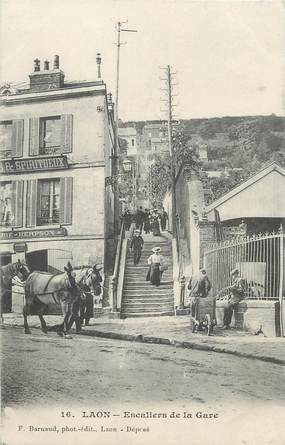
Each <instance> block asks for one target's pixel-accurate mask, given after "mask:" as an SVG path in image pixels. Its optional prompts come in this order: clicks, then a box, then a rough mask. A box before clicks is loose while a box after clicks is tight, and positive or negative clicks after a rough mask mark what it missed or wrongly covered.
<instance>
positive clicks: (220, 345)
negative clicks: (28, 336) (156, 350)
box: [4, 314, 285, 365]
mask: <svg viewBox="0 0 285 445" xmlns="http://www.w3.org/2000/svg"><path fill="white" fill-rule="evenodd" d="M45 320H46V322H47V325H48V326H51V325H54V324H58V323H60V322H61V320H62V318H61V317H59V316H45ZM4 325H6V326H22V327H23V317H22V316H21V315H20V314H4ZM29 325H30V327H31V328H39V327H40V322H39V318H38V317H37V316H30V317H29ZM214 332H215V333H214V335H213V336H211V337H207V335H206V334H205V333H204V332H203V333H197V334H192V333H191V331H190V329H189V317H188V316H179V317H149V318H140V319H135V318H132V319H126V320H109V319H107V318H96V319H94V318H93V319H91V325H90V326H88V327H83V328H82V333H81V334H80V335H87V336H92V337H104V338H111V339H118V340H127V341H139V342H144V343H157V344H163V345H170V346H172V347H173V346H174V347H183V348H189V349H199V350H205V351H213V352H218V353H227V354H233V355H236V356H238V357H246V358H251V359H257V360H262V361H267V362H271V363H276V364H280V365H285V339H284V338H266V337H263V336H257V335H253V334H250V333H248V332H244V331H238V330H236V329H231V330H229V331H224V330H222V329H220V328H218V327H216V328H215V331H214ZM43 335H44V334H43ZM49 335H53V333H51V334H49Z"/></svg>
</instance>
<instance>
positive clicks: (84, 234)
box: [0, 56, 114, 272]
mask: <svg viewBox="0 0 285 445" xmlns="http://www.w3.org/2000/svg"><path fill="white" fill-rule="evenodd" d="M29 79H30V81H29V83H28V84H21V86H20V87H18V88H17V86H11V85H7V84H6V85H4V86H3V87H2V88H1V89H0V105H1V116H2V118H1V119H2V120H1V122H0V157H1V161H0V168H1V181H0V204H1V207H0V224H1V226H0V230H1V231H0V244H1V262H2V264H6V263H8V262H10V261H11V260H12V261H15V260H17V259H18V258H23V257H24V258H26V261H27V263H28V265H29V267H30V269H31V270H35V269H37V270H43V271H52V272H57V271H61V270H62V269H63V267H64V265H65V264H66V263H67V261H68V260H72V263H73V264H74V265H83V264H88V263H89V264H94V263H101V264H105V265H106V258H107V257H112V256H113V251H112V246H113V245H114V194H113V189H112V185H111V183H112V181H111V180H110V178H111V176H112V155H114V152H113V145H114V144H113V141H114V132H113V128H114V122H113V104H112V103H111V102H110V100H108V97H109V96H107V89H106V85H105V83H104V82H103V81H102V80H97V81H93V82H86V81H84V82H78V81H76V82H68V81H66V80H65V75H64V72H63V71H62V70H61V69H60V68H59V58H58V56H55V59H54V64H53V69H49V62H47V61H45V63H44V68H43V69H42V70H41V68H40V61H39V60H37V59H36V60H35V66H34V72H32V73H31V74H30V76H29ZM110 251H111V253H112V255H108V254H109V253H110Z"/></svg>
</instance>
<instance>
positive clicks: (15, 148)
mask: <svg viewBox="0 0 285 445" xmlns="http://www.w3.org/2000/svg"><path fill="white" fill-rule="evenodd" d="M23 138H24V120H23V119H17V120H14V121H13V123H12V157H19V156H23Z"/></svg>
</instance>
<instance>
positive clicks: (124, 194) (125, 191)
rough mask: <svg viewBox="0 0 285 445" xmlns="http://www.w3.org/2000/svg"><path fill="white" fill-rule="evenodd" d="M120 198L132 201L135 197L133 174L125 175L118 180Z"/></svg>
mask: <svg viewBox="0 0 285 445" xmlns="http://www.w3.org/2000/svg"><path fill="white" fill-rule="evenodd" d="M118 188H119V198H125V199H128V200H131V199H132V196H133V178H132V173H131V172H130V173H124V174H121V175H120V176H119V180H118Z"/></svg>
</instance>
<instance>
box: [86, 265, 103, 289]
mask: <svg viewBox="0 0 285 445" xmlns="http://www.w3.org/2000/svg"><path fill="white" fill-rule="evenodd" d="M101 269H102V267H100V268H99V269H97V265H96V264H95V266H93V267H92V268H90V269H88V271H87V274H86V278H85V284H86V285H87V286H88V287H89V289H90V290H91V292H93V293H94V295H95V296H98V295H100V294H101V285H100V283H101V282H102V277H101V275H100V270H101Z"/></svg>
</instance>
